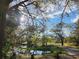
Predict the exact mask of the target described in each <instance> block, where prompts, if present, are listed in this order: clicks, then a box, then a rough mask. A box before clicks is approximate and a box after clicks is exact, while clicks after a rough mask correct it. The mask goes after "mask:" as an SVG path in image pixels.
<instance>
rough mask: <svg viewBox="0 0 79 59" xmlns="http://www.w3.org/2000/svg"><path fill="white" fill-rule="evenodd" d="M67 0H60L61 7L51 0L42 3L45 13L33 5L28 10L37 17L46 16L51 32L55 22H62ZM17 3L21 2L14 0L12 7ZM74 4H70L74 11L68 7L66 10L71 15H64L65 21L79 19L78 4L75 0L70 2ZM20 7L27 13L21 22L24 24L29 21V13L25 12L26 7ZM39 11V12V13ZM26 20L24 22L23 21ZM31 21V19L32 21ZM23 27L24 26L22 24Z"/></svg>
mask: <svg viewBox="0 0 79 59" xmlns="http://www.w3.org/2000/svg"><path fill="white" fill-rule="evenodd" d="M20 1H23V0H20ZM65 1H66V0H62V1H59V2H60V7H59V6H58V5H54V4H52V3H51V2H49V3H46V4H43V3H41V8H40V9H41V10H44V13H45V14H40V13H41V12H40V11H39V12H38V10H37V9H35V8H34V6H33V5H30V6H28V10H29V12H30V13H31V15H32V14H33V16H36V15H37V16H36V19H42V18H43V17H46V18H47V19H48V20H47V22H46V24H47V29H48V30H47V31H48V32H49V29H51V28H53V24H55V23H58V22H60V20H61V18H60V17H59V16H60V15H61V13H62V11H63V9H64V6H65V4H66V3H65ZM17 3H19V0H14V1H13V2H12V3H11V4H10V7H11V6H13V5H16V4H17ZM70 4H71V5H72V6H70V8H71V9H72V11H70V8H69V7H67V8H66V10H65V12H67V13H68V14H69V17H67V15H64V18H63V22H65V23H67V24H72V23H74V22H76V21H77V19H78V18H79V17H78V16H79V15H78V11H77V5H76V4H74V2H72V3H70ZM19 9H20V10H21V11H22V13H23V14H25V15H27V16H23V15H22V17H21V19H20V20H21V24H22V25H23V24H24V23H25V22H27V21H28V20H26V19H28V18H29V16H28V14H27V13H26V12H24V11H23V10H24V8H23V7H21V6H20V7H19ZM37 12H38V13H37ZM23 22H24V23H23ZM30 22H31V21H30ZM22 27H23V26H22ZM65 32H67V33H66V34H68V32H69V30H68V29H65Z"/></svg>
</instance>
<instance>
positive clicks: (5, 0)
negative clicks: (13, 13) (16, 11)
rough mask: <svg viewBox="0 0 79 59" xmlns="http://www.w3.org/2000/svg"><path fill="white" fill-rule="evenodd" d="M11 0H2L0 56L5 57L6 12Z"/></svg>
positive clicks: (0, 0) (0, 2) (0, 11)
mask: <svg viewBox="0 0 79 59" xmlns="http://www.w3.org/2000/svg"><path fill="white" fill-rule="evenodd" d="M10 2H11V0H0V8H1V9H0V58H1V59H3V55H4V54H3V47H4V45H5V40H6V38H5V24H6V23H5V22H6V12H7V10H8V7H9V3H10Z"/></svg>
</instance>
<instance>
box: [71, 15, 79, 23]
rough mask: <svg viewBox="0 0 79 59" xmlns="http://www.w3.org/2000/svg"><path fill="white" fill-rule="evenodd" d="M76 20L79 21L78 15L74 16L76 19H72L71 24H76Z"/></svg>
mask: <svg viewBox="0 0 79 59" xmlns="http://www.w3.org/2000/svg"><path fill="white" fill-rule="evenodd" d="M78 20H79V15H78V16H76V18H75V19H73V20H72V22H73V23H76V22H77V21H78Z"/></svg>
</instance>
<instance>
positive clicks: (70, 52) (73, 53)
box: [63, 47, 79, 59]
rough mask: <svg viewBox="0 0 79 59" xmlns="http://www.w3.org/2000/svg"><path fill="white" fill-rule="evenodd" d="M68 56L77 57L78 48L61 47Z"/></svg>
mask: <svg viewBox="0 0 79 59" xmlns="http://www.w3.org/2000/svg"><path fill="white" fill-rule="evenodd" d="M63 48H64V49H65V50H66V51H67V52H68V55H69V56H72V57H73V59H79V50H78V49H75V48H71V47H63Z"/></svg>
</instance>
